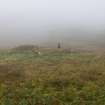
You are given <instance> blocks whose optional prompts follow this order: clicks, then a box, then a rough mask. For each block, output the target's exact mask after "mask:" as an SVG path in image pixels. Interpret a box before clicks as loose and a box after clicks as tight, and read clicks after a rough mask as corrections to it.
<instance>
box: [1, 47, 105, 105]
mask: <svg viewBox="0 0 105 105" xmlns="http://www.w3.org/2000/svg"><path fill="white" fill-rule="evenodd" d="M22 48H23V47H22ZM40 51H41V53H42V54H41V55H38V54H37V53H33V52H32V51H31V50H30V51H23V52H19V51H18V52H16V51H15V52H14V51H4V52H1V53H0V105H105V59H104V58H105V55H104V54H102V55H97V54H93V53H80V52H79V53H78V52H76V53H73V52H68V51H64V50H63V51H62V50H59V51H58V50H44V49H43V50H40Z"/></svg>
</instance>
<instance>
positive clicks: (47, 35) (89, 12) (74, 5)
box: [0, 0, 105, 48]
mask: <svg viewBox="0 0 105 105" xmlns="http://www.w3.org/2000/svg"><path fill="white" fill-rule="evenodd" d="M104 38H105V1H104V0H0V47H1V48H3V47H14V46H16V45H21V44H37V45H40V46H48V45H49V46H50V45H51V46H52V45H54V46H55V44H56V43H58V42H61V43H63V44H65V46H66V45H68V46H69V45H72V46H78V45H80V46H82V45H87V46H88V45H89V46H92V45H96V46H104V45H105V43H104V41H105V40H104Z"/></svg>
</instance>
